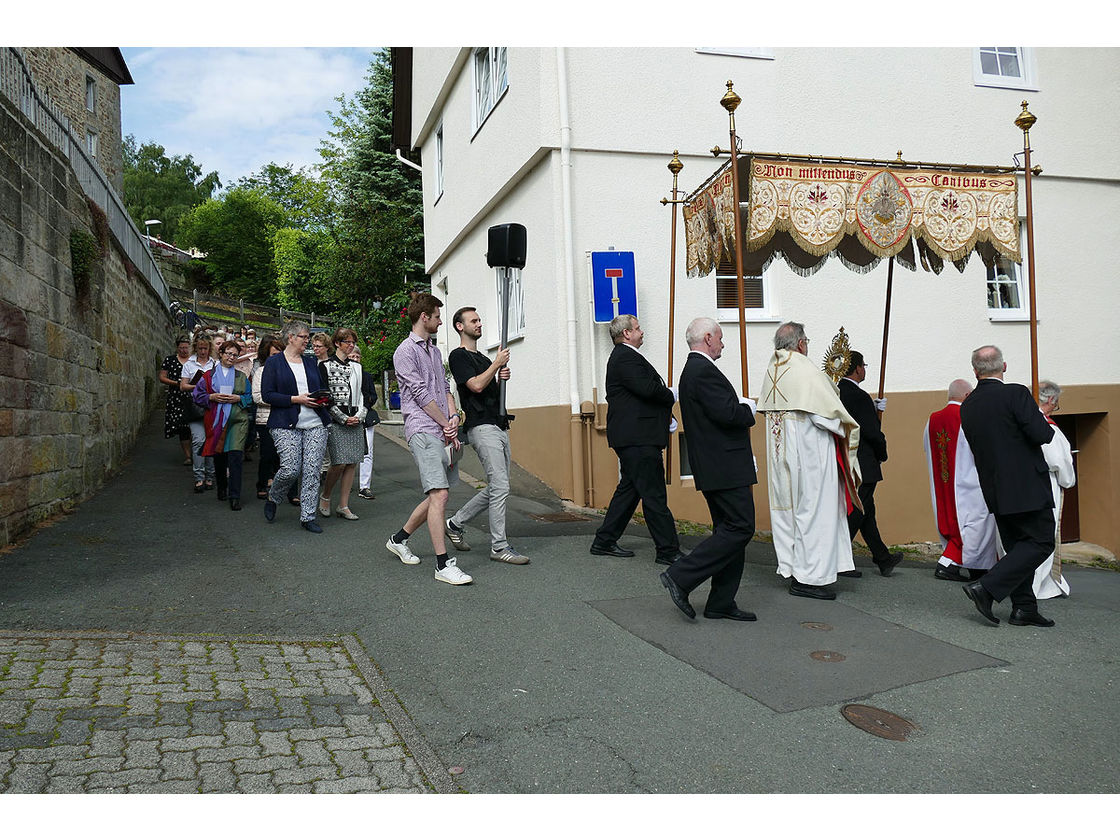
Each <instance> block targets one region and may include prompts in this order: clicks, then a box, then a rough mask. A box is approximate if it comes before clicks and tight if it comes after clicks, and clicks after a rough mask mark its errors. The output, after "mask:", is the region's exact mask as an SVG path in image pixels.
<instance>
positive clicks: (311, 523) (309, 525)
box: [299, 519, 323, 534]
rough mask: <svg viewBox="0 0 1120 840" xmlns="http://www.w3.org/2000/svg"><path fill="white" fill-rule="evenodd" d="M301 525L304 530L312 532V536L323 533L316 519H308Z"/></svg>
mask: <svg viewBox="0 0 1120 840" xmlns="http://www.w3.org/2000/svg"><path fill="white" fill-rule="evenodd" d="M299 524H300V527H302V528H303V530H305V531H310V532H311V533H312V534H321V533H323V528H322V526H320V525H319V523H318V522H316V521H315V520H314V519H308V520H307V521H306V522H302V521H301V522H300V523H299Z"/></svg>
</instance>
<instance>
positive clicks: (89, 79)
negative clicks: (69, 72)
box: [86, 76, 97, 114]
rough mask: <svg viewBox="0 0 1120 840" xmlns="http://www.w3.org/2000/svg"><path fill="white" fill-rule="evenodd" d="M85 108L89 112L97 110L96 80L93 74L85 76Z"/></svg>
mask: <svg viewBox="0 0 1120 840" xmlns="http://www.w3.org/2000/svg"><path fill="white" fill-rule="evenodd" d="M86 110H87V111H89V112H90V113H91V114H94V113H96V112H97V82H96V81H95V80H94V78H93V76H86Z"/></svg>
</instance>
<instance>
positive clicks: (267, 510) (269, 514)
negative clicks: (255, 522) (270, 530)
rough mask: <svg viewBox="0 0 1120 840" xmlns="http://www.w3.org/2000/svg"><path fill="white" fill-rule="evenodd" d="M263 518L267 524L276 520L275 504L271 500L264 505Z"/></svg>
mask: <svg viewBox="0 0 1120 840" xmlns="http://www.w3.org/2000/svg"><path fill="white" fill-rule="evenodd" d="M264 518H265V519H267V520H268V521H269V522H271V521H272V520H274V519H275V518H276V502H274V501H272V499H268V500H267V501H265V503H264Z"/></svg>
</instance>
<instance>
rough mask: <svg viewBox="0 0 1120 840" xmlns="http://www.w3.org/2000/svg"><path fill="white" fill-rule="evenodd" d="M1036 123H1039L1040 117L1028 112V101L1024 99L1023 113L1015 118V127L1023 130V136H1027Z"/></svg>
mask: <svg viewBox="0 0 1120 840" xmlns="http://www.w3.org/2000/svg"><path fill="white" fill-rule="evenodd" d="M1036 122H1038V117H1036V116H1035V115H1034V114H1032V113H1031V112H1030V111H1028V110H1027V100H1025V99H1024V100H1023V111H1022V113H1021V114H1019V116H1017V117H1016V118H1015V125H1017V126H1019V128H1021V129H1022V130H1023V134H1026V133H1027V132H1029V131H1030V130H1031V127H1032V126H1033V125H1034V124H1035V123H1036Z"/></svg>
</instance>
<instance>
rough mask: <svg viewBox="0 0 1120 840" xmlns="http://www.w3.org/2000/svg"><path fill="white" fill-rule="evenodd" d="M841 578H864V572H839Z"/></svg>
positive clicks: (852, 570) (851, 570) (853, 570)
mask: <svg viewBox="0 0 1120 840" xmlns="http://www.w3.org/2000/svg"><path fill="white" fill-rule="evenodd" d="M836 574H837V575H838V576H839V577H863V572H861V571H860V570H859V569H849V570H848V571H846V572H837V573H836Z"/></svg>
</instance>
